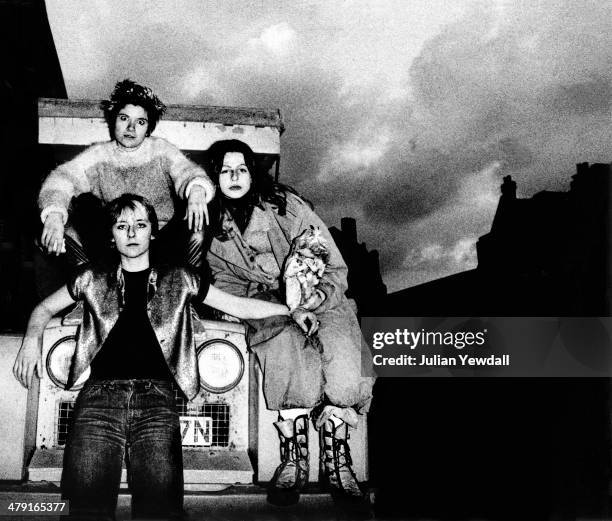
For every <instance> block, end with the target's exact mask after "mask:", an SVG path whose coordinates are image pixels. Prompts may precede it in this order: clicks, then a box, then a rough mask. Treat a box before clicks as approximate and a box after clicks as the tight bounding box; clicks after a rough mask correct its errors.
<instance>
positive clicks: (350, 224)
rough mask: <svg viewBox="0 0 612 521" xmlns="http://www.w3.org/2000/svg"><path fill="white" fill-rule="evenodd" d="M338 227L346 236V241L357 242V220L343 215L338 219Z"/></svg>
mask: <svg viewBox="0 0 612 521" xmlns="http://www.w3.org/2000/svg"><path fill="white" fill-rule="evenodd" d="M340 228H341V229H342V233H343V234H344V235H345V236H346V239H347V241H348V242H351V243H353V244H355V243H357V222H356V221H355V219H353V218H352V217H343V218H342V219H340Z"/></svg>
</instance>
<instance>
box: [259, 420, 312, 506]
mask: <svg viewBox="0 0 612 521" xmlns="http://www.w3.org/2000/svg"><path fill="white" fill-rule="evenodd" d="M274 426H275V427H276V429H277V430H278V433H279V436H280V442H281V443H280V452H281V464H280V465H279V466H278V467H277V468H276V471H275V472H274V476H273V477H272V481H270V485H269V488H268V501H269V502H270V503H272V504H275V505H283V506H284V505H293V504H295V503H297V502H298V501H299V499H300V491H301V490H302V489H303V488H304V486H305V485H306V483H308V472H309V464H308V416H307V415H302V416H298V417H297V418H296V419H295V420H282V421H278V422H275V423H274Z"/></svg>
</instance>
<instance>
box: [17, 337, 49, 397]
mask: <svg viewBox="0 0 612 521" xmlns="http://www.w3.org/2000/svg"><path fill="white" fill-rule="evenodd" d="M35 369H36V374H37V375H38V377H39V378H40V377H41V375H42V340H41V339H40V338H38V337H29V336H25V337H24V339H23V343H22V344H21V349H20V350H19V353H18V354H17V358H16V359H15V364H14V365H13V374H14V375H15V378H17V380H19V382H20V383H21V385H23V386H24V387H26V388H30V386H31V385H32V379H33V377H34V370H35Z"/></svg>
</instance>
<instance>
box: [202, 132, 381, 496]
mask: <svg viewBox="0 0 612 521" xmlns="http://www.w3.org/2000/svg"><path fill="white" fill-rule="evenodd" d="M209 158H210V161H211V163H212V166H213V172H212V178H213V180H214V181H215V182H216V184H217V186H218V188H219V190H218V192H217V193H218V199H217V200H216V201H215V203H216V209H215V211H213V216H212V230H211V233H212V235H213V239H212V243H211V246H210V250H209V252H208V256H207V259H208V262H209V264H210V267H211V270H212V276H213V279H214V281H215V285H216V286H217V287H219V288H220V289H223V290H224V291H227V292H228V293H232V294H234V295H238V296H248V297H252V296H255V295H257V297H258V298H260V299H268V300H276V301H281V302H284V300H285V299H284V297H282V296H281V295H282V293H283V284H282V274H283V269H284V266H285V263H286V259H287V257H288V255H289V253H290V249H291V245H292V242H293V240H294V239H295V238H296V237H298V236H299V235H300V234H301V233H302V232H303V231H304V230H308V229H310V228H311V227H314V228H318V229H319V230H320V233H321V235H322V237H323V239H324V241H325V242H326V243H327V246H328V252H329V258H328V260H327V264H326V268H325V271H324V273H323V274H322V276H321V279H320V282H319V284H318V285H317V286H316V294H315V296H314V298H311V299H310V300H309V301H308V305H307V306H303V307H302V308H297V310H295V311H294V318H296V319H299V317H296V316H295V315H299V314H300V313H301V312H303V311H304V308H305V310H306V311H313V312H314V313H315V314H316V317H317V319H318V332H317V336H316V337H313V336H308V335H306V334H304V333H303V332H302V331H301V330H300V328H299V327H296V325H294V323H293V322H292V321H290V320H288V319H286V318H285V317H277V318H273V319H270V320H256V321H248V325H249V326H250V327H249V328H248V329H249V345H250V347H251V349H252V350H253V351H254V352H255V353H256V355H257V358H258V361H259V364H260V366H261V369H262V372H263V377H264V379H263V391H264V397H265V399H266V404H267V407H268V408H269V409H270V410H277V411H279V420H278V421H277V422H276V423H275V426H276V428H277V430H278V432H279V436H280V440H281V452H282V457H281V458H282V461H281V463H280V465H279V467H278V468H277V470H276V473H275V475H274V477H273V479H272V482H271V484H270V488H269V494H268V499H269V500H270V501H271V502H273V503H278V504H290V503H294V502H296V501H297V500H298V499H299V493H300V490H301V488H302V487H303V486H304V484H305V483H306V482H307V481H308V472H309V468H308V423H309V419H308V415H309V413H310V416H311V417H312V419H313V422H314V424H315V427H316V428H318V429H320V432H321V454H322V455H323V469H322V470H323V471H324V476H325V477H326V478H327V479H326V482H327V483H326V484H327V485H328V486H329V487H330V491H331V492H332V494H334V495H335V496H339V497H342V498H349V499H362V498H363V494H362V491H361V490H360V488H359V485H358V483H357V481H356V479H355V474H354V472H353V470H352V468H351V460H350V455H349V453H348V445H347V443H346V440H347V437H348V427H349V426H351V427H355V426H356V425H357V419H358V418H357V414H360V413H364V412H366V411H367V409H368V407H369V403H370V399H371V391H372V385H373V378H370V377H365V376H363V375H362V362H361V348H362V337H361V331H360V329H359V324H358V322H357V318H356V316H355V313H354V312H353V310H352V307H351V305H350V304H349V302H348V300H347V298H346V296H345V291H346V289H347V280H346V277H347V267H346V264H345V263H344V260H343V259H342V256H341V254H340V252H339V251H338V248H337V247H336V245H335V243H334V241H333V239H332V237H331V235H330V233H329V231H328V229H327V227H326V226H325V224H324V223H323V221H321V219H320V218H319V217H318V216H317V215H316V214H315V213H314V212H313V211H312V209H311V207H310V206H309V204H307V203H306V202H305V201H304V200H302V199H301V198H300V197H299V196H297V195H296V193H295V192H294V191H293V190H292V189H291V188H289V187H286V186H283V185H281V184H279V183H276V182H274V181H273V179H272V178H271V177H270V176H269V175H268V174H267V173H263V172H258V171H257V169H256V164H255V161H254V154H253V152H252V150H251V149H250V147H249V146H248V145H246V144H245V143H243V142H241V141H238V140H227V141H218V142H216V143H214V144H213V145H212V146H211V148H210V150H209Z"/></svg>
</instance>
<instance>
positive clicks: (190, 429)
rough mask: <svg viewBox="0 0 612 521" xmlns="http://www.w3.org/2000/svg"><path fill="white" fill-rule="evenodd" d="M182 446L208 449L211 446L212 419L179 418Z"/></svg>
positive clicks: (202, 417)
mask: <svg viewBox="0 0 612 521" xmlns="http://www.w3.org/2000/svg"><path fill="white" fill-rule="evenodd" d="M180 421H181V438H182V440H183V445H188V446H198V447H209V446H210V445H212V423H213V421H212V418H211V417H210V416H181V417H180Z"/></svg>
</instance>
